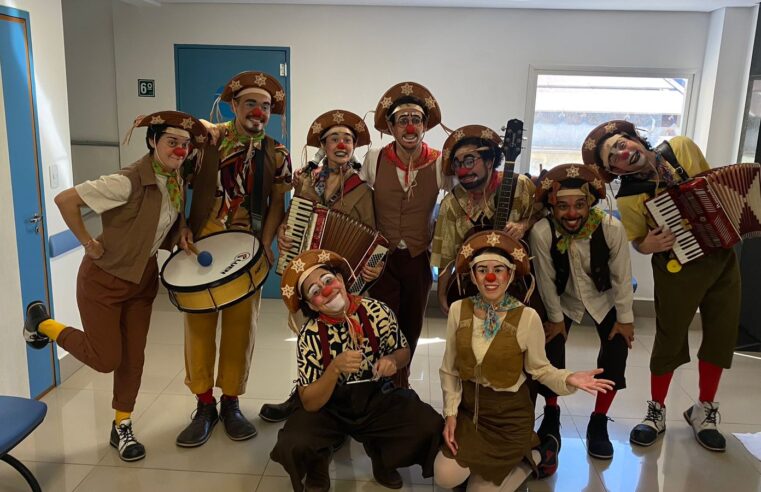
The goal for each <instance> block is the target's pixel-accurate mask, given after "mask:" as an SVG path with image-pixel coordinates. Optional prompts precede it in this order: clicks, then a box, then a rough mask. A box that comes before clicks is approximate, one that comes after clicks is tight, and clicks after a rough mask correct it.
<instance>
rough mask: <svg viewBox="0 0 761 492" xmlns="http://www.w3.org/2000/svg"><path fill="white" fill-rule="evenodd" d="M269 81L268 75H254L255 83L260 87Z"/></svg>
mask: <svg viewBox="0 0 761 492" xmlns="http://www.w3.org/2000/svg"><path fill="white" fill-rule="evenodd" d="M266 83H267V76H266V75H264V74H263V73H259V74H256V76H255V77H254V84H256V85H258V86H259V87H262V86H263V85H264V84H266Z"/></svg>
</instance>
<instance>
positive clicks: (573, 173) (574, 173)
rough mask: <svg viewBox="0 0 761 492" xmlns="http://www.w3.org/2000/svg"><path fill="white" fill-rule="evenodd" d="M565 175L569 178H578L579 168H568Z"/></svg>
mask: <svg viewBox="0 0 761 492" xmlns="http://www.w3.org/2000/svg"><path fill="white" fill-rule="evenodd" d="M565 175H566V176H567V177H569V178H578V177H579V166H571V167H569V168H568V169H567V170H566V172H565Z"/></svg>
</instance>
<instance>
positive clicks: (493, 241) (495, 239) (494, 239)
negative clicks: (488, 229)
mask: <svg viewBox="0 0 761 492" xmlns="http://www.w3.org/2000/svg"><path fill="white" fill-rule="evenodd" d="M486 242H487V243H489V246H496V245H498V244H499V236H497V233H496V232H492V233H491V234H489V235H488V236H486Z"/></svg>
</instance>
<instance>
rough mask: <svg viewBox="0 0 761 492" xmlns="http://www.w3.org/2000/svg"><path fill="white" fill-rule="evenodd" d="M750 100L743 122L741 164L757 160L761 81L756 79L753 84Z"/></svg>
mask: <svg viewBox="0 0 761 492" xmlns="http://www.w3.org/2000/svg"><path fill="white" fill-rule="evenodd" d="M748 99H749V100H748V102H747V103H746V112H745V119H744V121H743V132H742V140H741V142H740V160H739V162H755V160H756V146H757V144H758V127H759V122H761V80H759V79H755V80H753V81H752V82H751V88H750V94H749V95H748Z"/></svg>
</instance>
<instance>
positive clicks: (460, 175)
mask: <svg viewBox="0 0 761 492" xmlns="http://www.w3.org/2000/svg"><path fill="white" fill-rule="evenodd" d="M468 174H470V169H467V168H464V167H459V168H457V177H458V178H464V177H465V176H467V175H468Z"/></svg>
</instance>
